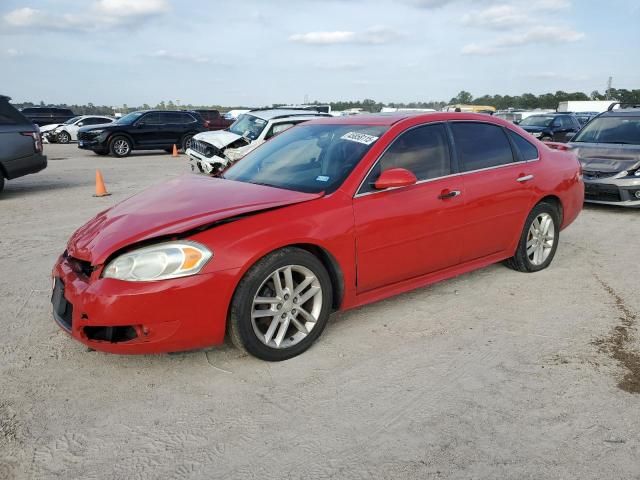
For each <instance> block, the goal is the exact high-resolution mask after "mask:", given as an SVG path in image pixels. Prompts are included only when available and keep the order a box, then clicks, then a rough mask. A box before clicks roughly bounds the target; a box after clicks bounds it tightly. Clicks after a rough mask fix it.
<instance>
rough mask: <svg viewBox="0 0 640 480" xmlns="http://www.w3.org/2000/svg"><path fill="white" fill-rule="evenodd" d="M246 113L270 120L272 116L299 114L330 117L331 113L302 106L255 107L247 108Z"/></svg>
mask: <svg viewBox="0 0 640 480" xmlns="http://www.w3.org/2000/svg"><path fill="white" fill-rule="evenodd" d="M247 113H249V114H251V115H253V116H254V117H258V118H261V119H262V120H271V119H273V118H280V117H296V116H298V117H300V116H307V117H314V118H315V117H330V116H331V115H329V114H328V113H320V112H314V111H313V110H308V109H303V108H299V109H295V108H265V109H260V108H258V109H255V110H249V111H248V112H247Z"/></svg>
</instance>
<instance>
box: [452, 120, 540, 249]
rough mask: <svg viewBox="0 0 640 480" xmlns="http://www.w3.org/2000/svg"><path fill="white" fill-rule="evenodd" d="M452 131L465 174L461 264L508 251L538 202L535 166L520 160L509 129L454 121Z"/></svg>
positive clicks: (461, 167) (482, 123)
mask: <svg viewBox="0 0 640 480" xmlns="http://www.w3.org/2000/svg"><path fill="white" fill-rule="evenodd" d="M450 128H451V132H452V134H453V138H454V142H455V148H456V152H457V156H458V163H459V165H460V169H461V170H462V171H463V172H464V175H463V178H464V191H465V200H466V207H465V223H466V225H465V228H464V235H462V236H461V237H460V240H461V244H462V252H461V261H462V262H468V261H471V260H475V259H480V258H483V257H487V256H490V255H494V254H500V253H504V252H508V251H509V250H510V249H511V248H512V247H513V245H514V242H515V241H516V240H517V239H518V238H520V233H521V230H522V225H523V222H524V219H525V218H526V216H527V215H528V211H529V208H530V207H531V203H532V201H533V196H534V194H533V190H532V185H533V183H534V181H535V180H534V174H533V172H532V166H531V164H530V162H526V161H524V160H522V159H521V158H520V155H519V154H518V151H517V150H516V148H515V147H514V146H512V141H511V140H510V138H509V134H508V132H507V129H505V128H503V127H501V126H499V125H495V124H491V123H484V122H466V121H462V122H451V123H450ZM522 140H523V141H526V140H524V139H522ZM527 143H528V142H527ZM534 150H535V147H534ZM535 152H536V154H537V150H535ZM511 253H512V252H511Z"/></svg>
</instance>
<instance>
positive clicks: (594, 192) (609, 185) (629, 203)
mask: <svg viewBox="0 0 640 480" xmlns="http://www.w3.org/2000/svg"><path fill="white" fill-rule="evenodd" d="M584 187H585V202H589V203H599V204H603V205H617V206H621V207H631V208H640V177H636V176H633V177H629V176H624V177H621V178H618V176H616V175H613V176H610V177H606V178H595V177H590V176H588V175H587V174H586V172H585V174H584Z"/></svg>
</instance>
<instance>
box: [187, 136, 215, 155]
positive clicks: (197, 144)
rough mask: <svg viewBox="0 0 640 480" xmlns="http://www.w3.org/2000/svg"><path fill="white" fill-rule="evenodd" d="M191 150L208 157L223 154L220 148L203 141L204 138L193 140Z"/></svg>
mask: <svg viewBox="0 0 640 480" xmlns="http://www.w3.org/2000/svg"><path fill="white" fill-rule="evenodd" d="M191 150H193V151H195V152H197V153H199V154H200V155H204V156H205V157H207V158H211V157H213V156H214V155H218V156H222V154H221V152H220V150H218V149H217V148H216V147H214V146H213V145H211V144H209V143H207V142H203V141H202V140H195V139H194V140H192V141H191Z"/></svg>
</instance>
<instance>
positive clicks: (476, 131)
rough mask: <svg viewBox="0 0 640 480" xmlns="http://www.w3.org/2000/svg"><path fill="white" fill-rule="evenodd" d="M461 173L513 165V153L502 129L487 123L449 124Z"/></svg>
mask: <svg viewBox="0 0 640 480" xmlns="http://www.w3.org/2000/svg"><path fill="white" fill-rule="evenodd" d="M451 130H452V131H453V138H454V139H455V142H456V150H457V152H458V158H459V159H460V163H461V165H460V168H461V170H462V171H463V172H470V171H473V170H481V169H483V168H491V167H497V166H500V165H507V164H509V163H513V152H512V151H511V144H510V143H509V139H508V138H507V135H506V134H505V133H504V130H503V129H502V127H498V126H496V125H490V124H488V123H470V122H454V123H452V124H451Z"/></svg>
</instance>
